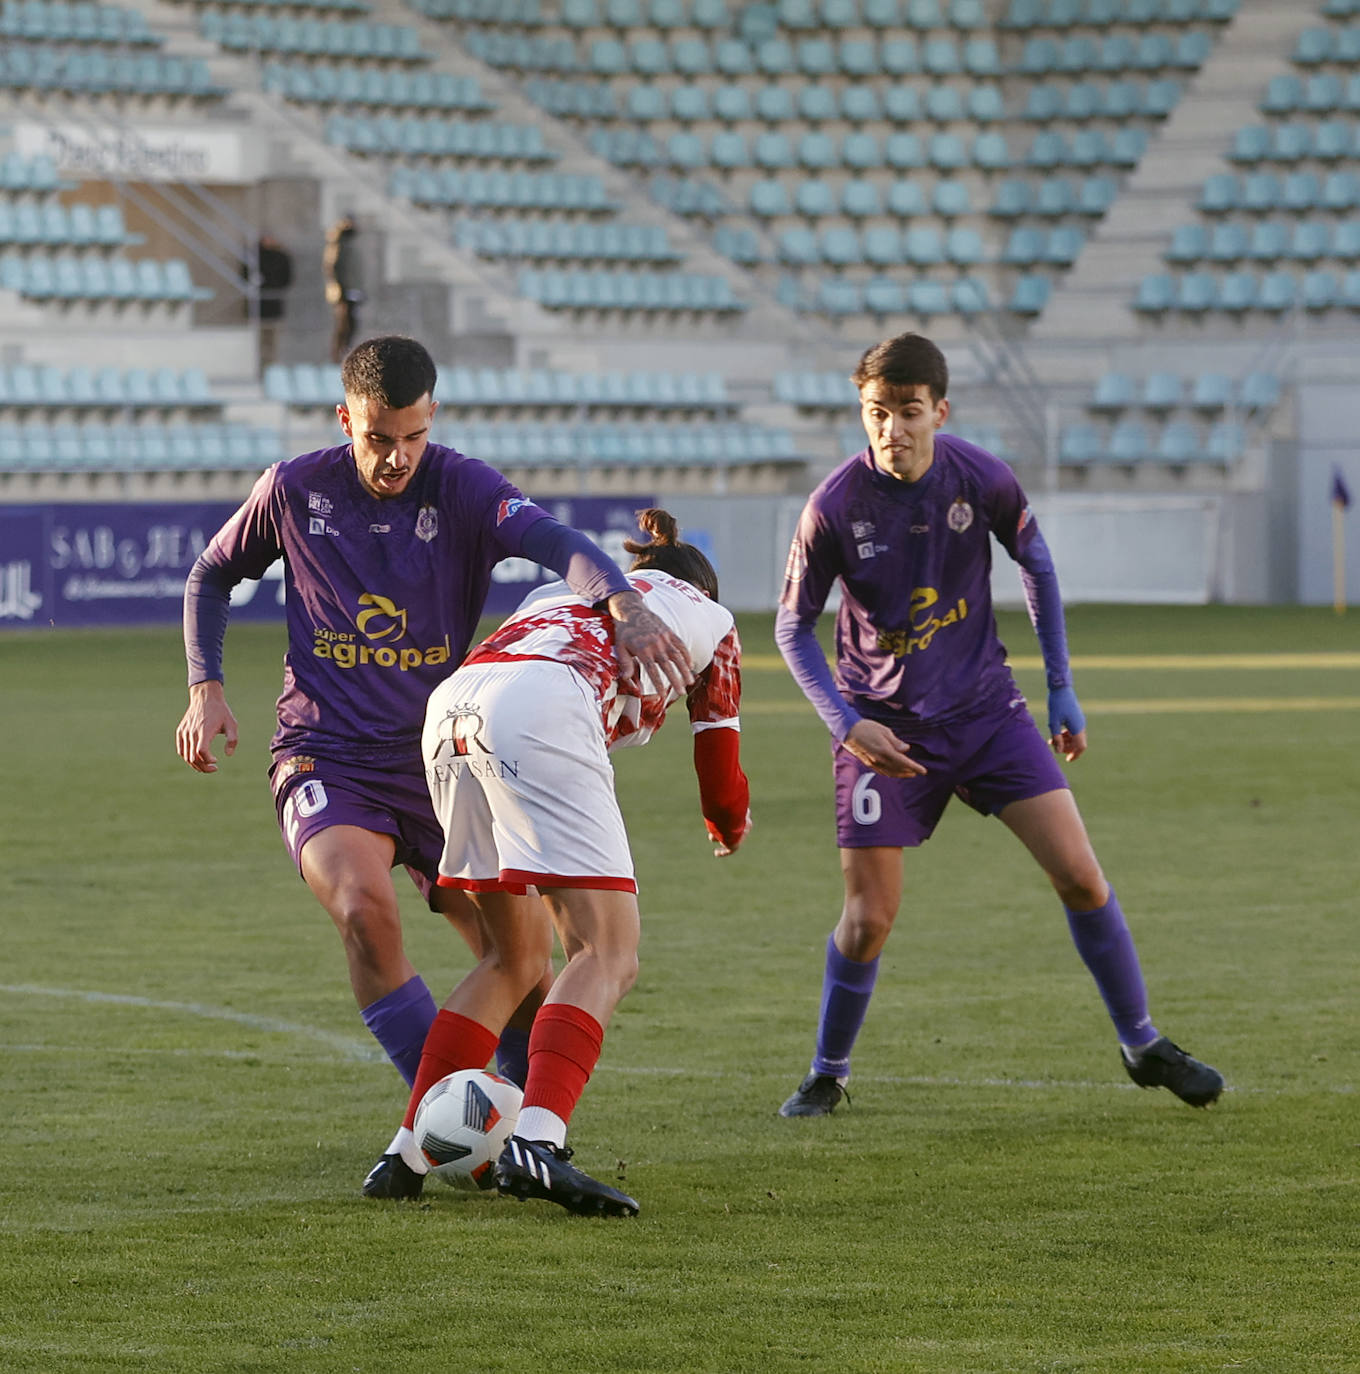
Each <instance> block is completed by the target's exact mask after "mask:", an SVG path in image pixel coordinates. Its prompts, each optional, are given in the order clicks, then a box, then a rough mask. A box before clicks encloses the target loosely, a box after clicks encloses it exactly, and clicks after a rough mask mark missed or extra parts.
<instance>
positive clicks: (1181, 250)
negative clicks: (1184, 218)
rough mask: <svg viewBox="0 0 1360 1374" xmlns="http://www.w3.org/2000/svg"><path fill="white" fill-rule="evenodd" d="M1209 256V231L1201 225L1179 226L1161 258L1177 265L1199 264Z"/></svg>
mask: <svg viewBox="0 0 1360 1374" xmlns="http://www.w3.org/2000/svg"><path fill="white" fill-rule="evenodd" d="M1208 256H1209V230H1208V228H1207V227H1206V226H1205V225H1203V224H1179V225H1177V226H1176V229H1175V230H1174V232H1173V233H1172V235H1171V242H1170V244H1169V245H1168V246H1167V249H1166V252H1165V253H1164V254H1163V257H1165V258H1166V260H1167V261H1168V262H1171V263H1176V264H1178V265H1180V264H1185V263H1195V262H1199V261H1200V260H1201V259H1202V258H1206V257H1208Z"/></svg>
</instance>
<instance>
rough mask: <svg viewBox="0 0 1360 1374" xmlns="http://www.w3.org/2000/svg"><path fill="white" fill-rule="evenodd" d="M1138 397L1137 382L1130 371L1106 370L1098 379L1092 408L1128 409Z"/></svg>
mask: <svg viewBox="0 0 1360 1374" xmlns="http://www.w3.org/2000/svg"><path fill="white" fill-rule="evenodd" d="M1137 399H1138V390H1137V384H1136V383H1135V382H1134V380H1133V378H1132V377H1130V376H1129V375H1128V373H1126V372H1106V373H1103V374H1102V375H1101V376H1100V377H1099V378H1098V379H1097V381H1096V386H1095V391H1094V392H1093V394H1092V396H1091V401H1090V407H1091V409H1092V410H1107V411H1119V410H1127V409H1129V407H1130V406H1132V405H1134V404H1135V403H1136V402H1137Z"/></svg>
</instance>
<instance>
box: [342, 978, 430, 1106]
mask: <svg viewBox="0 0 1360 1374" xmlns="http://www.w3.org/2000/svg"><path fill="white" fill-rule="evenodd" d="M434 1014H435V1005H434V998H433V997H431V996H430V990H429V988H427V987H426V986H425V980H424V979H423V978H422V977H421V976H420V974H418V973H417V974H416V975H415V976H414V977H413V978H408V979H407V980H406V981H405V982H404V983H403V984H402V985H401V986H400V987H399V988H395V989H394V990H393V991H391V992H389V993H388V994H387V995H386V996H385V997H379V998H378V1000H377V1001H376V1002H370V1003H369V1004H368V1006H366V1007H365V1008H364V1009H363V1010H362V1011H361V1012H360V1013H359V1015H360V1016H362V1017H363V1018H364V1025H366V1026H367V1027H368V1028H369V1030H370V1031H372V1032H373V1036H374V1038H375V1039H376V1040H377V1042H378V1044H380V1045H381V1046H382V1047H383V1052H384V1053H385V1054H386V1055H387V1057H388V1058H389V1059H390V1060H391V1061H392V1063H393V1064H394V1065H395V1066H396V1069H397V1072H398V1073H399V1074H400V1075H401V1076H402V1077H403V1078H404V1079H405V1080H406V1086H407V1087H408V1088H409V1087H412V1086H413V1085H414V1084H415V1081H416V1070H417V1069H418V1068H420V1052H421V1050H422V1049H424V1047H425V1035H426V1033H427V1032H428V1031H429V1029H430V1027H431V1025H433V1024H434Z"/></svg>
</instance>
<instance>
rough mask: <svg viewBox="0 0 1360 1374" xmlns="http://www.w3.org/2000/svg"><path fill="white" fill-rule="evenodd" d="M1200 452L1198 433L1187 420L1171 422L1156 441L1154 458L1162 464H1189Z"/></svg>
mask: <svg viewBox="0 0 1360 1374" xmlns="http://www.w3.org/2000/svg"><path fill="white" fill-rule="evenodd" d="M1200 451H1201V446H1200V438H1199V431H1198V430H1197V429H1196V427H1195V426H1194V425H1193V424H1192V423H1191V422H1190V421H1189V420H1172V421H1171V422H1170V423H1169V424H1168V425H1166V426H1165V428H1164V429H1163V430H1162V432H1161V434H1160V435H1159V436H1158V439H1157V449H1156V456H1157V458H1158V460H1159V461H1160V462H1163V463H1174V464H1178V465H1179V464H1182V463H1190V462H1193V461H1194V460H1195V459H1196V458H1197V457H1198V456H1199V454H1200Z"/></svg>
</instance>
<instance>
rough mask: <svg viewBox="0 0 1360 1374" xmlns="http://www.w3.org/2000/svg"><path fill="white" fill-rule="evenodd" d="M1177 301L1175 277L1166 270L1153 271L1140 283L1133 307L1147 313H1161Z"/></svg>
mask: <svg viewBox="0 0 1360 1374" xmlns="http://www.w3.org/2000/svg"><path fill="white" fill-rule="evenodd" d="M1175 303H1176V282H1175V278H1173V277H1172V276H1170V275H1169V274H1168V273H1166V272H1153V273H1149V274H1148V275H1147V276H1145V277H1143V278H1142V280H1141V281H1140V282H1139V283H1138V291H1137V294H1136V295H1135V296H1134V299H1133V308H1134V309H1135V310H1137V311H1139V312H1140V313H1142V314H1145V315H1159V314H1164V313H1165V312H1166V311H1168V310H1170V309H1171V308H1172V306H1173V305H1175Z"/></svg>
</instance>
